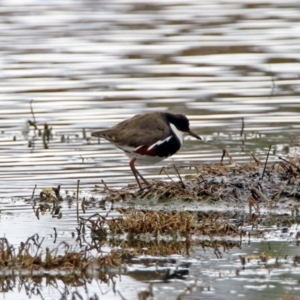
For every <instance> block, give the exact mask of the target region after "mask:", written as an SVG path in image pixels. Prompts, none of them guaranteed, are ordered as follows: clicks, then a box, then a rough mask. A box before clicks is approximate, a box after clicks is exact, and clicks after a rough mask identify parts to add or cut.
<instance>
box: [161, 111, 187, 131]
mask: <svg viewBox="0 0 300 300" xmlns="http://www.w3.org/2000/svg"><path fill="white" fill-rule="evenodd" d="M166 118H167V120H168V121H169V122H170V123H172V124H174V125H175V126H176V128H177V129H178V130H180V131H183V132H189V130H190V121H189V119H188V118H187V117H186V116H185V115H181V114H170V113H166Z"/></svg>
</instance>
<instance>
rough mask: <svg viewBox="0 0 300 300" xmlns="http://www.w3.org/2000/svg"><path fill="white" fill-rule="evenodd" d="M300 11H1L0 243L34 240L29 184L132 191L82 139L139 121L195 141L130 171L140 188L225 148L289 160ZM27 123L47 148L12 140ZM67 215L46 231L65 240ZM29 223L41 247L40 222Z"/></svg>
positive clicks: (269, 4) (13, 0) (246, 6)
mask: <svg viewBox="0 0 300 300" xmlns="http://www.w3.org/2000/svg"><path fill="white" fill-rule="evenodd" d="M299 10H300V6H299V2H298V1H296V0H287V1H274V0H272V1H271V0H270V1H263V2H255V1H250V0H249V1H247V0H245V1H234V0H232V1H231V0H228V1H220V0H216V1H209V2H203V1H192V0H191V1H181V0H170V1H162V0H157V1H151V2H147V1H135V0H132V1H130V0H123V1H122V0H113V1H90V0H84V1H79V0H77V1H67V0H64V1H56V0H51V1H43V0H24V1H18V0H9V1H8V0H6V1H2V3H1V7H0V30H1V35H0V41H1V46H0V54H1V56H0V67H1V73H0V79H1V80H0V94H1V98H0V111H1V114H0V128H1V130H0V168H1V172H0V191H1V194H0V197H1V200H0V201H1V202H0V208H1V210H2V212H4V213H2V216H1V220H0V222H1V227H0V234H1V235H3V234H9V232H10V230H12V232H20V233H18V234H16V235H15V240H14V242H16V243H17V242H19V241H20V240H22V238H23V237H27V236H28V235H30V234H31V233H32V232H34V231H35V230H36V224H37V223H36V220H35V219H33V218H32V214H33V212H32V209H31V207H29V205H28V204H27V203H26V202H24V200H23V199H24V198H26V199H30V197H31V194H32V190H33V188H34V187H35V185H37V190H36V192H39V191H40V189H41V188H43V187H48V186H50V187H51V186H57V185H58V184H61V185H62V189H63V190H64V191H65V190H74V189H75V188H76V184H77V180H78V179H80V187H81V190H83V191H84V190H88V191H89V190H91V189H92V188H93V187H94V185H95V184H101V180H102V179H103V180H104V181H105V182H106V183H107V184H108V185H109V186H122V185H124V184H127V183H131V182H134V178H133V176H132V174H131V172H130V169H129V167H128V159H127V158H126V157H125V155H124V154H123V153H122V152H120V151H119V150H117V149H116V148H115V147H114V146H112V145H111V144H109V143H107V142H105V141H103V142H101V143H100V144H99V143H98V141H97V140H96V139H91V138H90V132H91V131H93V130H95V129H100V128H107V127H109V126H112V125H114V124H116V123H117V122H119V121H121V120H123V119H125V118H128V117H131V116H132V115H134V114H137V113H143V112H150V111H172V112H181V113H184V114H187V115H188V116H189V118H190V120H191V127H192V128H193V130H194V131H195V132H196V133H198V134H199V135H200V136H201V137H202V138H203V142H199V141H196V140H192V139H188V140H186V141H185V144H184V146H183V147H182V148H181V150H180V152H179V153H178V154H176V155H175V156H174V157H173V158H172V159H168V160H166V161H165V162H162V163H160V164H158V165H155V166H146V167H143V166H141V167H140V169H141V172H142V173H143V174H146V177H147V178H150V179H151V178H158V175H157V174H158V172H159V170H160V168H161V167H162V166H166V165H170V164H172V163H173V159H174V162H176V164H188V163H210V162H216V161H219V160H220V158H221V155H222V150H223V149H225V148H226V149H227V150H228V151H229V153H230V154H231V155H232V156H233V158H234V159H235V160H236V161H237V162H241V163H242V162H247V161H249V159H250V155H251V153H252V152H253V153H255V155H256V156H257V157H259V158H260V159H261V160H264V159H265V157H266V153H267V150H268V148H269V145H273V147H272V155H271V157H270V160H273V161H274V160H277V156H278V155H297V154H299V128H300V125H299V120H300V99H299V92H300V78H299V70H300V42H299V31H300V25H299V24H300V23H299V13H300V11H299ZM31 101H32V108H33V112H34V116H33V114H32V112H31V107H30V102H31ZM34 118H35V120H36V121H37V123H38V127H39V129H42V128H43V126H44V124H45V123H47V124H48V125H49V126H50V127H52V137H51V140H50V141H49V143H48V147H49V149H44V145H43V142H42V138H41V137H39V136H38V134H37V131H35V132H34V130H33V128H32V127H31V128H30V131H29V133H28V136H27V137H25V136H24V135H23V133H22V131H24V128H25V129H26V126H25V125H26V122H27V121H28V120H31V121H34ZM242 118H243V119H244V129H243V132H241V130H242ZM85 135H86V136H85ZM162 178H163V177H162ZM12 197H13V200H12V199H11V198H12ZM73 209H74V208H73ZM74 215H75V212H74V210H72V209H68V207H64V216H65V217H64V218H63V219H62V220H59V221H58V224H57V226H58V227H59V234H60V235H61V236H63V235H64V234H65V236H67V240H68V239H69V237H70V236H71V231H72V230H74V226H75V222H74V219H72V217H74ZM56 221H57V220H56ZM38 224H39V225H38V226H39V227H40V229H41V232H44V233H45V235H46V236H47V237H49V243H51V238H50V235H51V233H52V227H53V224H52V221H51V217H49V218H48V219H47V217H45V218H43V219H42V220H40V221H39V223H38ZM20 225H21V226H22V228H23V230H22V231H20V229H19V228H20V227H19V226H20ZM65 236H64V237H65ZM212 298H213V297H212ZM215 298H216V299H217V297H215Z"/></svg>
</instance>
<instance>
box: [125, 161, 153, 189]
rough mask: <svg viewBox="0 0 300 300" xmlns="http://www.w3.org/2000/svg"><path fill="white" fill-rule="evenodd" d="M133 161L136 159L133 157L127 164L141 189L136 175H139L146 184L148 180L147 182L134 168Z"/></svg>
mask: <svg viewBox="0 0 300 300" xmlns="http://www.w3.org/2000/svg"><path fill="white" fill-rule="evenodd" d="M135 161H136V158H133V159H132V160H131V161H130V163H129V166H130V169H131V171H132V173H133V175H134V177H135V179H136V181H137V183H138V185H139V187H140V189H142V185H141V183H140V181H139V178H138V176H140V177H141V179H142V180H143V181H144V182H145V183H146V184H148V182H147V180H146V179H145V178H144V177H143V176H142V175H141V174H140V172H139V171H138V170H137V169H136V168H135V166H134V163H135Z"/></svg>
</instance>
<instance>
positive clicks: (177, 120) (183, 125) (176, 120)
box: [165, 113, 201, 140]
mask: <svg viewBox="0 0 300 300" xmlns="http://www.w3.org/2000/svg"><path fill="white" fill-rule="evenodd" d="M165 116H166V119H167V120H168V122H170V123H172V124H174V125H175V126H176V128H177V129H178V130H179V131H182V132H186V133H187V134H189V135H191V136H193V137H195V138H196V139H198V140H201V138H200V137H199V136H198V135H197V134H195V133H194V132H192V131H191V130H190V121H189V119H188V118H187V117H186V116H185V115H182V114H170V113H165Z"/></svg>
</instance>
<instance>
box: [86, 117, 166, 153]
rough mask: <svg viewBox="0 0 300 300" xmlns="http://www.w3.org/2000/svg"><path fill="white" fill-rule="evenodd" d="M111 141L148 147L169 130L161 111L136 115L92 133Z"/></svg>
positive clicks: (164, 137)
mask: <svg viewBox="0 0 300 300" xmlns="http://www.w3.org/2000/svg"><path fill="white" fill-rule="evenodd" d="M92 135H93V136H97V137H103V138H107V137H108V140H110V141H111V142H114V143H116V144H119V145H127V146H130V147H134V148H136V147H140V146H146V147H149V146H151V145H153V144H154V143H156V142H157V141H159V140H164V139H166V138H167V137H169V136H170V135H171V130H170V127H169V126H168V124H167V123H166V121H165V119H164V116H163V115H162V114H161V113H149V114H144V115H136V116H134V117H132V118H131V119H128V120H125V121H123V122H121V123H119V124H117V125H115V126H114V127H112V128H110V129H106V130H102V131H97V132H94V133H92Z"/></svg>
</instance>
